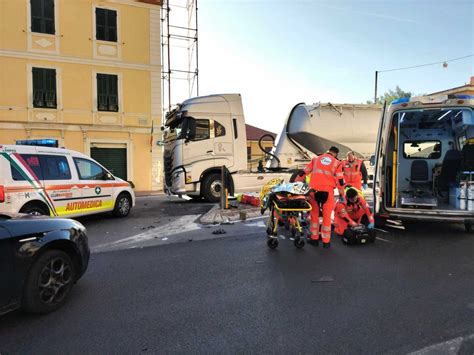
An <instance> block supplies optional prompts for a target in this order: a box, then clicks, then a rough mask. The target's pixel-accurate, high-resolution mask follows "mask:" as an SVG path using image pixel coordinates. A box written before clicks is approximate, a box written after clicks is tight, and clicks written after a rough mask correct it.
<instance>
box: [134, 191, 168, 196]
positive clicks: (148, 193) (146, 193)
mask: <svg viewBox="0 0 474 355" xmlns="http://www.w3.org/2000/svg"><path fill="white" fill-rule="evenodd" d="M161 195H166V194H165V193H164V192H163V190H160V191H135V196H136V197H144V196H161Z"/></svg>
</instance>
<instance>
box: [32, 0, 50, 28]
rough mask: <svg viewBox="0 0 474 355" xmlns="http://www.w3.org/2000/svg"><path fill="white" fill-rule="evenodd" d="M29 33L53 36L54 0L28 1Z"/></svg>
mask: <svg viewBox="0 0 474 355" xmlns="http://www.w3.org/2000/svg"><path fill="white" fill-rule="evenodd" d="M30 4H31V32H38V33H47V34H54V33H55V28H54V0H30Z"/></svg>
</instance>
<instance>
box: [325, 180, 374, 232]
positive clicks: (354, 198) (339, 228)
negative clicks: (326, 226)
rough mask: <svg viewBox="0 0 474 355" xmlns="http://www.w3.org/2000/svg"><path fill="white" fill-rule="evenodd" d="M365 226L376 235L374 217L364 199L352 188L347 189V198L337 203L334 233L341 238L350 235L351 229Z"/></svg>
mask: <svg viewBox="0 0 474 355" xmlns="http://www.w3.org/2000/svg"><path fill="white" fill-rule="evenodd" d="M359 224H365V225H366V226H367V229H369V234H372V233H374V231H373V229H374V216H373V215H372V212H371V211H370V208H369V206H368V205H367V202H366V201H365V200H364V198H363V197H362V196H361V195H360V194H359V193H358V192H357V190H355V189H354V188H352V187H349V188H346V198H345V200H344V201H343V202H341V201H339V202H338V203H336V208H335V210H334V232H335V233H336V234H338V235H340V236H342V235H344V233H350V232H351V231H350V227H355V226H357V225H359Z"/></svg>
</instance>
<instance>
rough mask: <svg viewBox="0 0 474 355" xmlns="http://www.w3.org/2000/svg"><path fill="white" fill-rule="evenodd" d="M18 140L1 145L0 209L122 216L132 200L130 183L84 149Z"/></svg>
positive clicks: (45, 142)
mask: <svg viewBox="0 0 474 355" xmlns="http://www.w3.org/2000/svg"><path fill="white" fill-rule="evenodd" d="M17 143H19V144H17V145H0V213H2V212H7V213H29V214H40V215H50V216H61V217H78V216H83V215H88V214H94V213H100V212H113V213H114V214H115V215H116V216H117V217H125V216H127V215H128V214H129V212H130V209H131V208H132V207H133V206H134V204H135V194H134V192H133V190H132V188H131V186H130V184H129V183H128V182H127V181H124V180H122V179H120V178H118V177H116V176H113V175H112V174H111V173H110V172H109V171H108V170H107V169H106V168H104V167H103V166H102V165H100V164H99V163H98V162H96V161H95V160H93V159H91V158H90V157H88V156H87V155H84V154H81V153H79V152H76V151H73V150H69V149H64V148H57V141H55V140H52V139H41V140H31V141H23V142H17Z"/></svg>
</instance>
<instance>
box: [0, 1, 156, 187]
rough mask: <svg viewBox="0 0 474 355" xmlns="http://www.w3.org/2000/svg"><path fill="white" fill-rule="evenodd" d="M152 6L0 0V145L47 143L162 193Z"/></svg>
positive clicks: (110, 2) (94, 2) (149, 3)
mask: <svg viewBox="0 0 474 355" xmlns="http://www.w3.org/2000/svg"><path fill="white" fill-rule="evenodd" d="M160 2H161V1H160V0H141V1H133V0H102V1H99V0H0V144H14V143H15V141H16V140H18V139H35V138H54V139H58V140H59V142H60V145H61V146H64V147H67V148H69V149H73V150H77V151H79V152H83V153H85V154H88V155H91V156H92V157H93V158H95V159H96V160H98V161H99V162H101V163H103V165H105V166H106V167H107V168H109V169H111V170H112V172H113V173H114V174H115V175H117V176H119V177H122V178H124V179H126V180H128V181H132V182H133V184H134V185H135V187H136V190H137V191H149V190H157V189H161V188H162V181H161V179H162V178H161V175H162V164H161V159H162V158H161V157H162V154H161V148H160V147H158V146H156V144H154V140H153V141H152V140H151V127H152V122H154V127H155V129H154V133H155V134H159V129H157V128H158V127H160V124H161V60H160V56H161V54H160Z"/></svg>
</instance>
